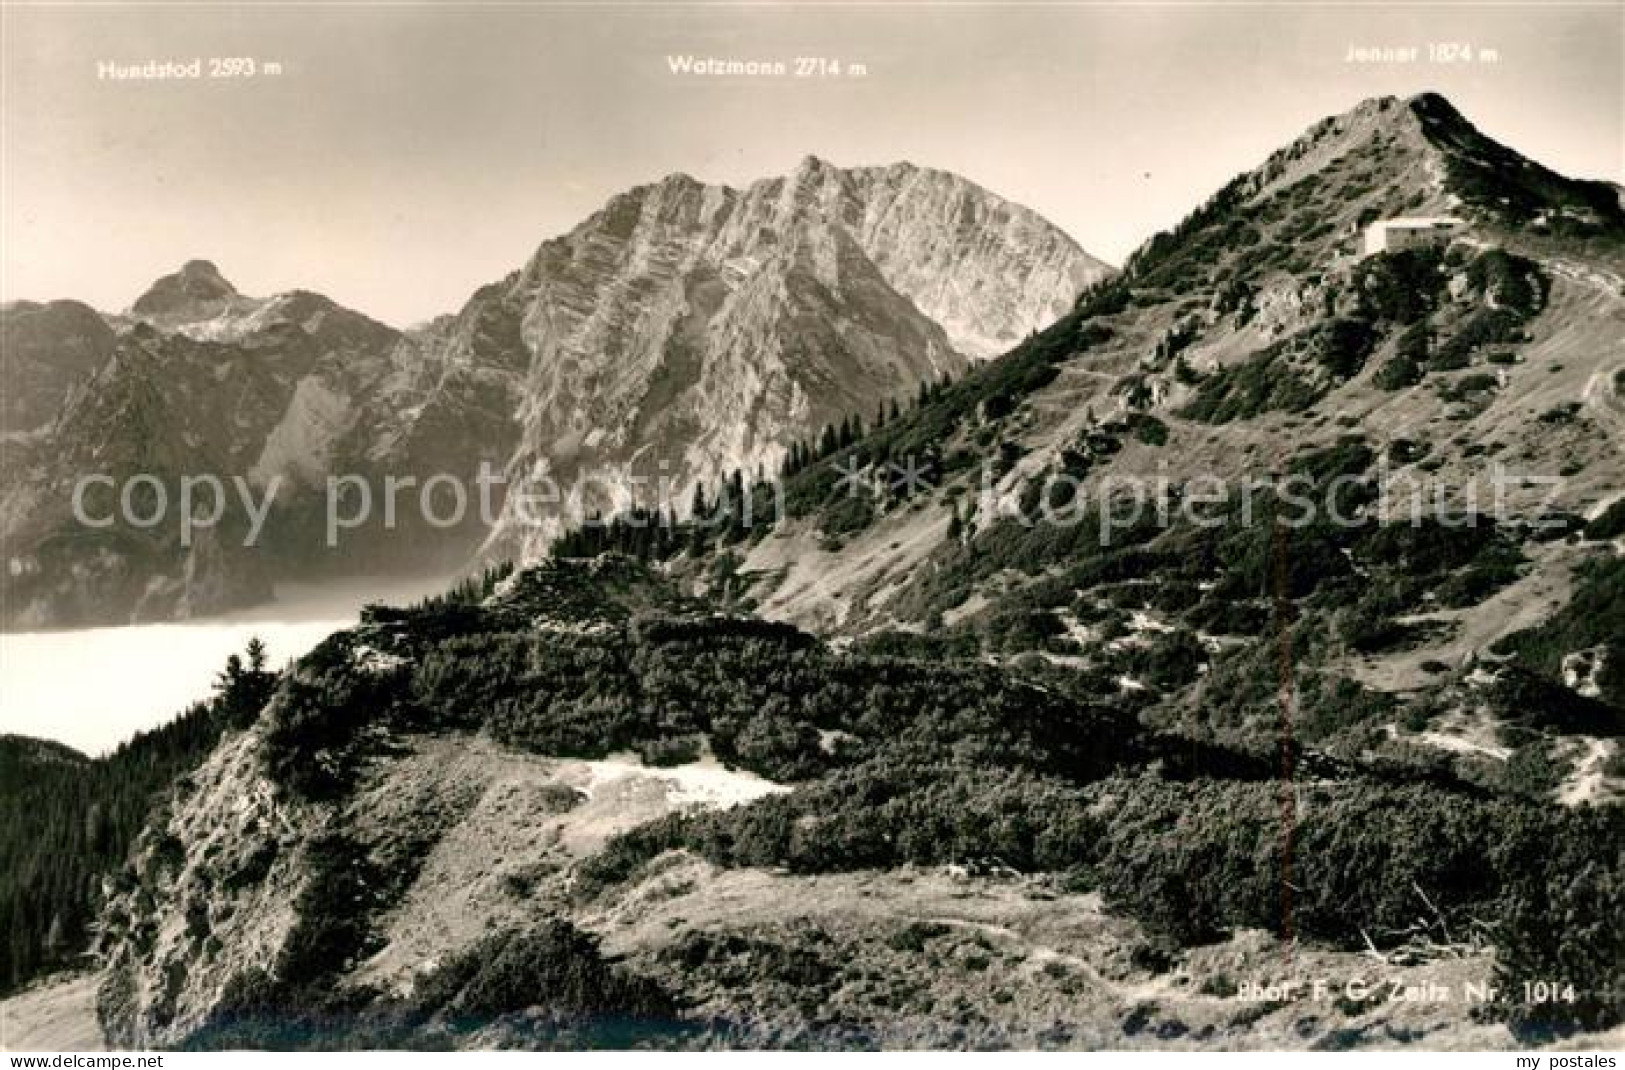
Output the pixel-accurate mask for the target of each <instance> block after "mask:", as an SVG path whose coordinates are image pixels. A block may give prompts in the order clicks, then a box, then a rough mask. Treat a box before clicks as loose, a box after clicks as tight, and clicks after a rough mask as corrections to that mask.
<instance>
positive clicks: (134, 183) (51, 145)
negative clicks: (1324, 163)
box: [0, 2, 1625, 326]
mask: <svg viewBox="0 0 1625 1070" xmlns="http://www.w3.org/2000/svg"><path fill="white" fill-rule="evenodd" d="M0 19H3V26H0V300H13V299H17V298H30V299H38V300H43V299H51V298H58V297H75V298H78V299H81V300H85V301H88V302H89V303H91V304H93V305H95V306H96V307H98V308H101V309H103V310H107V311H115V310H119V309H123V308H127V307H128V306H129V305H130V304H131V303H132V302H133V301H134V300H135V298H136V297H137V296H139V295H140V293H141V292H142V291H143V290H144V289H145V288H146V286H147V285H148V284H149V283H150V282H151V280H153V279H154V278H156V277H158V276H160V275H163V274H165V273H168V272H170V271H173V270H175V269H176V267H178V266H179V265H180V264H181V263H182V262H183V261H185V260H188V259H193V258H205V259H210V260H213V261H214V262H215V263H216V264H217V265H218V266H219V267H220V269H221V271H222V272H223V273H224V274H225V275H226V276H227V277H228V278H229V279H231V280H232V281H233V282H234V283H236V285H237V286H238V287H239V289H241V290H243V291H244V292H246V293H250V294H269V293H275V292H279V291H282V290H288V289H293V288H305V289H312V290H317V291H320V292H323V293H326V294H328V295H329V296H331V297H333V298H334V299H336V300H338V301H340V302H341V303H344V304H347V305H350V306H352V307H355V308H358V309H361V310H363V311H366V312H368V313H370V314H372V315H374V316H376V317H378V318H380V319H383V320H385V321H386V322H390V323H393V324H396V325H401V326H404V325H407V324H410V323H414V322H419V321H422V320H425V319H428V318H430V317H432V316H434V315H437V314H440V313H443V312H450V311H455V310H456V309H458V308H459V307H461V305H462V304H463V302H464V301H466V300H467V298H468V296H469V295H470V294H471V293H472V292H473V291H474V290H475V289H476V288H477V287H479V286H480V285H483V284H485V283H487V282H491V281H493V280H496V279H499V278H501V277H502V276H504V275H506V274H507V273H508V272H510V271H513V270H515V269H516V268H518V267H519V266H521V265H522V264H523V263H524V262H525V260H526V259H527V258H528V257H529V256H530V254H531V253H532V252H533V251H534V249H535V247H536V246H537V245H538V244H539V243H540V242H541V241H543V240H544V239H546V238H548V237H551V236H554V235H557V234H560V233H563V232H565V231H567V230H569V229H570V228H571V227H572V226H573V225H574V224H575V223H577V222H579V221H580V220H581V219H582V218H584V217H585V216H587V215H588V214H590V213H591V212H592V211H593V210H595V209H596V208H597V207H599V206H600V205H602V204H603V202H604V201H605V200H607V199H608V198H609V197H610V196H612V195H613V194H614V193H616V192H618V191H620V190H623V189H625V188H627V187H629V186H633V185H637V184H639V183H643V182H649V181H654V180H656V179H658V178H660V177H661V176H663V175H665V174H668V173H671V172H674V171H682V172H686V173H688V174H690V175H693V176H695V177H696V178H700V179H703V180H706V181H712V182H725V183H728V184H730V185H742V184H746V183H748V182H750V181H752V180H754V179H756V178H760V177H763V176H767V175H773V174H782V173H784V172H786V171H788V170H790V169H792V168H793V167H794V166H795V164H796V162H797V161H798V160H799V159H801V158H802V157H803V156H806V155H807V154H809V153H811V154H816V155H818V156H820V157H823V158H824V159H827V160H830V161H832V162H834V163H836V164H840V165H858V164H880V163H890V162H894V161H898V160H910V161H913V162H915V163H917V164H921V165H926V166H932V167H939V168H943V169H946V170H950V171H955V172H958V173H960V174H962V175H964V176H966V177H968V178H970V179H972V180H974V181H976V182H979V183H981V184H982V185H984V186H986V187H988V188H989V189H992V190H994V191H995V192H997V193H999V194H1001V195H1003V196H1006V197H1009V198H1010V199H1012V200H1015V201H1018V202H1021V203H1023V204H1026V205H1028V206H1030V207H1032V208H1034V209H1036V210H1038V211H1039V212H1041V213H1042V214H1044V215H1045V216H1046V217H1048V218H1049V219H1050V220H1052V221H1053V222H1055V223H1056V224H1058V225H1059V226H1061V227H1062V228H1063V229H1065V230H1066V231H1067V232H1068V233H1069V234H1071V235H1072V236H1073V237H1074V238H1075V239H1076V240H1077V241H1078V242H1079V243H1080V244H1081V245H1082V246H1083V247H1084V248H1085V249H1087V250H1089V251H1090V252H1091V253H1093V254H1095V255H1097V256H1100V257H1102V258H1104V259H1106V260H1108V261H1111V262H1113V263H1120V262H1121V261H1122V259H1123V258H1124V257H1125V256H1126V255H1127V254H1128V253H1129V252H1130V251H1131V250H1132V249H1133V248H1135V247H1136V246H1137V245H1138V244H1139V243H1140V242H1142V241H1143V240H1144V239H1146V238H1147V237H1149V236H1150V235H1151V234H1153V233H1155V232H1156V231H1157V230H1160V229H1164V228H1167V227H1169V226H1172V225H1173V224H1175V223H1177V222H1178V220H1179V219H1180V218H1181V217H1183V216H1184V215H1185V214H1186V213H1187V212H1188V211H1190V210H1191V209H1192V208H1193V207H1195V206H1196V205H1197V204H1198V203H1200V201H1202V200H1203V199H1204V198H1205V197H1206V196H1208V195H1209V194H1210V193H1212V192H1213V191H1214V190H1215V189H1217V188H1218V187H1219V186H1221V185H1222V184H1223V183H1224V182H1225V181H1226V180H1228V179H1229V178H1230V177H1232V176H1233V175H1235V174H1236V173H1237V172H1239V171H1242V170H1245V169H1248V168H1251V167H1253V166H1255V165H1257V164H1258V163H1259V162H1261V161H1262V160H1263V159H1264V157H1265V156H1267V155H1268V154H1269V153H1270V152H1271V151H1273V150H1274V149H1275V148H1278V147H1280V146H1281V145H1282V144H1283V143H1285V142H1287V141H1289V140H1290V139H1292V138H1293V137H1295V136H1296V135H1298V134H1299V133H1301V132H1302V130H1303V129H1304V128H1305V127H1307V126H1308V125H1310V124H1311V123H1312V122H1314V121H1315V120H1316V119H1318V118H1320V117H1322V116H1325V115H1329V114H1333V113H1336V112H1342V111H1346V110H1348V109H1349V108H1352V107H1353V106H1354V105H1356V104H1357V103H1358V102H1359V101H1360V100H1362V99H1364V98H1367V97H1371V96H1376V95H1381V94H1399V95H1410V94H1413V93H1417V92H1421V91H1423V90H1428V89H1433V90H1437V91H1440V92H1443V93H1444V94H1445V95H1446V96H1448V97H1449V98H1450V99H1451V100H1452V101H1453V102H1454V103H1455V104H1456V106H1457V107H1458V108H1460V109H1461V111H1462V112H1463V113H1464V114H1465V115H1466V116H1467V117H1468V118H1469V119H1470V120H1472V121H1473V122H1474V123H1475V124H1477V125H1478V126H1479V128H1480V129H1482V130H1483V131H1484V132H1486V133H1487V134H1489V135H1490V136H1492V137H1495V138H1497V139H1498V140H1501V141H1504V142H1506V143H1508V144H1510V145H1511V146H1513V147H1514V148H1516V149H1518V150H1519V151H1521V152H1523V153H1525V154H1526V155H1528V156H1531V157H1533V158H1535V159H1537V160H1539V161H1541V162H1542V163H1545V164H1546V165H1548V166H1550V167H1553V168H1555V169H1556V170H1559V171H1562V172H1564V173H1566V174H1572V175H1578V176H1584V177H1594V178H1607V179H1611V180H1614V181H1620V180H1621V179H1622V178H1625V148H1622V145H1625V134H1622V124H1625V117H1622V108H1625V57H1622V49H1625V5H1622V4H1620V3H1616V2H1604V3H1591V4H1561V3H1558V4H1551V3H1543V4H1512V5H1507V4H1501V5H1496V6H1462V5H1460V4H1455V3H1448V4H1446V3H1431V4H1418V3H1411V4H1375V3H1366V4H1351V3H1342V4H1298V5H1293V6H1267V5H1263V4H1237V3H1224V4H1222V5H1221V4H1217V3H1209V4H1200V3H1166V2H1157V3H1137V4H1118V3H1094V4H1079V5H1057V4H1045V5H1037V4H1033V5H1026V6H1020V5H1016V6H1012V5H1009V4H1003V5H996V4H975V3H956V4H952V5H950V4H934V3H911V4H910V3H847V4H840V5H815V4H810V3H786V4H772V5H753V6H717V5H708V6H700V5H671V4H666V5H660V6H655V5H618V6H610V7H606V6H598V7H586V6H559V5H548V6H543V5H540V4H530V5H526V4H517V3H506V4H478V3H464V4H457V5H453V4H449V3H447V4H423V3H414V4H390V3H365V4H356V3H351V4H344V5H333V4H328V5H313V4H293V5H290V4H285V3H284V4H269V3H261V4H239V5H227V4H209V3H204V4H169V5H165V6H157V5H139V4H131V5H122V6H105V5H102V6H73V5H57V6H41V7H19V6H14V5H8V6H5V7H3V8H0ZM1429 43H1434V44H1441V43H1443V44H1448V45H1450V46H1452V47H1453V48H1454V47H1458V46H1467V47H1469V48H1470V49H1471V50H1472V52H1473V55H1474V59H1473V60H1472V61H1471V62H1464V61H1461V60H1457V61H1455V62H1448V63H1447V62H1432V61H1430V60H1429V57H1428V53H1427V46H1428V44H1429ZM1351 46H1363V47H1373V48H1382V47H1388V48H1395V47H1400V48H1402V47H1414V48H1417V49H1419V50H1421V55H1420V56H1419V58H1418V59H1417V60H1416V61H1414V62H1376V63H1351V62H1349V60H1348V54H1349V49H1350V47H1351ZM1485 50H1490V52H1492V53H1493V56H1492V55H1490V54H1488V53H1487V52H1486V51H1485ZM684 55H687V56H695V57H714V58H717V59H723V60H739V61H758V62H760V61H783V62H785V63H790V64H793V61H794V60H795V59H796V58H797V57H809V58H818V59H824V60H836V61H839V62H840V64H841V74H840V75H839V76H826V77H808V78H796V77H793V76H792V75H791V74H787V75H785V76H782V77H778V76H764V75H757V76H741V77H714V76H696V75H678V74H673V73H672V72H671V70H670V61H671V57H674V56H684ZM240 57H246V58H251V59H254V60H255V61H256V69H257V72H258V73H257V74H256V76H254V77H252V78H213V79H211V78H200V79H196V80H192V79H183V80H172V81H162V82H147V81H133V80H122V81H121V80H111V79H103V78H99V77H98V64H99V63H102V62H109V63H114V64H118V65H128V64H140V63H144V62H146V61H148V60H159V61H165V60H178V61H190V60H193V59H200V60H202V61H203V63H204V64H207V63H208V62H209V60H211V59H222V60H227V59H233V58H240ZM270 64H275V65H276V67H275V68H270V67H268V65H270ZM854 64H858V65H861V68H862V74H861V76H859V75H857V74H856V73H855V72H854V71H853V65H854ZM268 72H271V73H268ZM204 73H207V71H205V72H204ZM792 74H793V68H792Z"/></svg>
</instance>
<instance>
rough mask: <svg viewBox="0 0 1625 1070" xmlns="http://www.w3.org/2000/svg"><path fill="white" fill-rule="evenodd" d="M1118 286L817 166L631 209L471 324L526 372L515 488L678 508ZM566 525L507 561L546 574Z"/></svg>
mask: <svg viewBox="0 0 1625 1070" xmlns="http://www.w3.org/2000/svg"><path fill="white" fill-rule="evenodd" d="M1107 270H1108V269H1107V268H1106V267H1105V266H1104V265H1102V264H1101V263H1100V262H1099V261H1096V260H1094V259H1093V258H1091V257H1089V256H1088V255H1087V254H1086V253H1084V252H1083V251H1082V250H1081V249H1079V248H1078V247H1077V246H1076V245H1075V244H1074V243H1073V242H1072V241H1071V240H1070V239H1069V238H1067V237H1066V236H1065V235H1064V234H1062V233H1061V232H1060V231H1058V230H1056V229H1055V228H1054V227H1053V226H1051V225H1049V224H1048V223H1045V222H1044V221H1043V220H1042V219H1040V218H1039V217H1038V216H1037V215H1035V214H1034V213H1032V212H1031V211H1028V210H1027V209H1025V208H1021V207H1019V206H1017V205H1013V204H1010V203H1009V202H1007V201H1005V200H1003V199H1001V198H999V197H997V196H995V195H993V194H991V193H989V192H987V191H986V190H983V189H981V188H980V187H977V186H975V185H973V184H972V183H970V182H967V181H965V180H964V179H962V178H959V177H957V176H954V175H949V174H945V173H943V172H940V171H931V170H927V169H923V168H918V167H914V166H912V165H909V164H899V165H895V166H891V167H872V168H857V169H850V170H846V169H841V168H837V167H833V166H831V165H829V164H827V163H825V162H823V161H821V160H818V159H816V158H811V157H809V158H808V159H806V160H805V161H803V162H802V164H801V165H800V166H799V167H798V168H797V169H796V170H795V172H794V173H793V174H791V175H789V176H787V177H783V178H772V179H766V180H763V181H760V182H757V183H755V184H753V185H751V186H750V187H748V188H747V189H743V190H736V189H731V188H728V187H724V186H708V185H704V184H702V183H699V182H697V181H695V180H693V179H691V178H689V177H687V176H684V175H674V176H672V177H669V178H667V179H665V180H664V181H662V182H659V183H656V184H654V185H650V186H643V187H639V188H637V189H634V190H632V191H630V192H628V193H626V194H624V195H622V196H620V197H617V198H615V199H614V200H613V201H611V202H610V203H609V204H608V205H606V206H605V208H604V209H603V210H602V211H600V212H598V213H597V214H595V215H594V216H592V217H591V218H589V219H588V220H587V221H585V222H584V223H583V224H582V225H581V226H580V227H578V228H576V230H574V231H572V232H571V233H570V234H568V235H566V236H564V237H562V238H559V239H557V240H554V241H550V242H547V243H545V244H544V245H543V246H542V247H541V249H540V250H538V252H537V253H536V255H535V257H533V258H532V260H531V262H530V263H529V264H528V265H527V266H526V267H525V269H524V270H523V271H522V272H520V273H519V274H518V275H517V276H515V277H513V278H512V279H511V280H508V281H506V282H505V283H504V284H502V285H501V286H500V287H498V288H495V289H493V290H488V291H486V292H484V293H482V295H480V296H479V297H477V298H476V305H477V306H479V307H480V308H481V311H482V312H483V313H485V314H487V315H499V316H500V315H505V316H506V317H507V318H508V322H509V323H510V324H512V325H513V327H514V328H516V330H517V333H518V336H519V338H520V341H521V343H522V345H523V346H524V350H525V352H526V353H527V354H528V357H529V360H528V364H527V367H526V373H525V379H524V386H523V400H522V402H521V407H520V411H519V414H518V416H519V427H520V440H519V445H518V449H517V451H516V453H515V455H514V457H513V460H512V463H511V464H510V466H509V474H510V476H511V477H513V478H514V479H516V480H518V479H520V478H523V477H526V476H530V477H535V476H537V475H539V474H545V475H546V476H547V477H548V478H549V479H551V480H552V481H554V483H556V484H557V486H558V488H559V490H560V492H561V494H562V496H563V497H565V498H566V499H567V500H569V501H571V502H572V504H573V506H574V508H575V509H576V510H577V511H578V512H586V511H590V510H595V509H596V510H603V511H611V510H614V509H615V508H618V507H621V506H624V505H625V504H627V501H628V500H630V499H631V498H636V497H639V496H640V494H641V493H642V492H641V491H639V490H636V489H630V487H635V486H636V484H635V483H633V481H635V480H645V481H647V482H646V485H647V486H650V487H653V486H655V485H656V484H662V485H663V490H657V491H654V492H652V493H651V494H650V496H649V497H645V498H643V499H642V500H644V501H646V502H647V501H656V502H659V503H663V504H670V505H672V506H673V507H676V508H681V507H682V506H684V505H686V504H687V502H688V500H689V496H690V493H691V490H692V487H693V485H694V484H695V483H697V482H705V483H713V484H714V483H716V482H717V481H719V480H720V479H722V478H723V477H724V476H725V475H726V474H727V473H729V472H731V471H742V472H746V473H750V472H754V471H755V470H757V469H758V468H759V467H760V468H766V469H767V470H768V471H771V470H772V469H773V468H774V467H775V466H776V465H777V464H778V463H779V462H780V460H781V459H782V457H783V455H784V453H785V451H786V450H787V449H788V448H789V446H790V445H791V443H793V442H794V441H795V440H797V439H804V438H808V437H811V436H813V435H815V434H816V433H817V432H818V431H819V430H820V429H821V428H822V427H823V426H824V425H825V424H828V423H831V422H835V421H838V420H840V419H842V418H844V417H845V416H848V415H851V414H854V413H856V414H860V415H869V414H872V413H873V412H874V410H875V408H876V407H877V406H878V405H880V404H883V403H885V402H886V401H887V400H888V399H891V398H898V397H903V396H906V395H908V394H910V393H911V392H912V391H913V390H914V389H915V388H916V387H917V386H918V385H919V384H920V383H921V382H922V381H928V380H933V379H937V378H939V377H941V376H944V375H956V374H958V373H960V372H961V371H963V370H964V368H965V367H966V365H967V364H968V363H969V362H970V361H972V360H975V359H980V358H985V357H989V356H992V355H994V354H996V353H998V352H1000V351H1001V350H1002V349H1003V348H1006V347H1008V346H1009V345H1011V344H1013V343H1014V342H1015V341H1017V340H1019V339H1020V338H1021V337H1023V336H1024V335H1025V334H1027V333H1028V332H1030V331H1032V330H1034V329H1036V328H1037V327H1039V326H1041V325H1043V324H1044V323H1047V322H1049V321H1050V320H1051V319H1052V318H1054V316H1055V315H1056V314H1057V313H1058V312H1059V311H1060V310H1062V309H1064V308H1066V307H1069V306H1070V304H1071V302H1072V301H1073V300H1074V299H1075V298H1076V296H1077V294H1078V292H1079V291H1080V290H1081V289H1083V288H1084V287H1085V286H1086V285H1088V284H1089V283H1090V282H1092V281H1094V280H1095V279H1097V278H1099V277H1101V276H1102V275H1103V274H1104V273H1105V272H1106V271H1107ZM465 315H467V313H466V312H465ZM577 492H579V494H578V493H577ZM617 494H619V495H621V497H619V498H618V497H617ZM563 513H564V515H561V516H560V517H558V518H557V519H556V520H555V519H547V518H544V519H546V522H542V523H536V522H534V521H536V520H537V517H536V516H535V515H534V514H532V515H530V516H527V517H526V518H525V521H526V522H525V523H521V522H520V521H519V519H518V518H516V516H515V515H514V514H513V513H512V512H511V511H510V513H509V514H508V515H507V516H506V517H505V518H504V521H503V523H502V524H501V525H499V530H498V532H497V533H496V536H495V539H494V541H493V551H492V552H493V553H501V554H515V555H517V556H520V557H534V556H536V555H537V554H538V553H540V552H542V551H543V550H545V547H546V544H547V541H548V540H549V539H550V538H551V537H552V536H553V535H554V534H556V533H557V530H558V528H559V527H560V526H562V525H563V524H566V523H568V522H569V521H570V519H572V518H571V516H570V515H569V509H568V508H567V509H566V510H564V511H563Z"/></svg>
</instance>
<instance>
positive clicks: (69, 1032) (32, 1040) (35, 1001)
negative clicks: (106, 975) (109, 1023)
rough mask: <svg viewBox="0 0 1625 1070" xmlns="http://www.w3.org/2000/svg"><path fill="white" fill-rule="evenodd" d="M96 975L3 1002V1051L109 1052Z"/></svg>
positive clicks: (39, 988)
mask: <svg viewBox="0 0 1625 1070" xmlns="http://www.w3.org/2000/svg"><path fill="white" fill-rule="evenodd" d="M99 980H100V978H98V977H97V976H95V975H94V974H90V975H82V976H78V977H67V978H62V979H58V980H53V981H47V982H46V983H44V984H42V985H39V986H37V987H35V988H31V989H28V990H27V991H26V992H20V993H18V994H17V995H15V996H12V997H10V998H9V999H4V1000H0V1051H105V1050H106V1047H107V1046H106V1044H105V1043H104V1042H103V1041H102V1029H101V1026H100V1025H99V1024H97V1022H96V984H97V982H98V981H99Z"/></svg>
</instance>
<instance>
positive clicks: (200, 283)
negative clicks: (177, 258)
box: [130, 260, 239, 315]
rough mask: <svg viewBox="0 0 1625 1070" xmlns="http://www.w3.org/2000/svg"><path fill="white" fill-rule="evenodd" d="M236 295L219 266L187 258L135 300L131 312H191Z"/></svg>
mask: <svg viewBox="0 0 1625 1070" xmlns="http://www.w3.org/2000/svg"><path fill="white" fill-rule="evenodd" d="M237 296H239V295H238V293H237V288H236V287H235V286H233V285H232V284H231V283H229V282H227V281H226V279H225V277H224V276H223V275H221V274H220V269H219V268H217V267H215V266H214V263H213V262H212V261H208V260H188V261H187V262H186V263H184V264H182V265H181V269H180V270H179V271H177V272H175V273H174V274H172V275H165V276H164V277H163V278H161V279H158V280H157V281H156V282H154V283H153V284H152V285H151V286H149V287H148V288H147V292H146V293H144V294H142V295H141V296H140V297H138V298H137V299H136V302H135V304H134V305H132V306H130V308H131V311H133V312H138V313H147V314H156V315H165V314H172V313H177V312H194V311H198V310H199V306H214V305H218V304H221V303H223V302H228V301H230V300H231V299H232V298H234V297H237Z"/></svg>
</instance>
